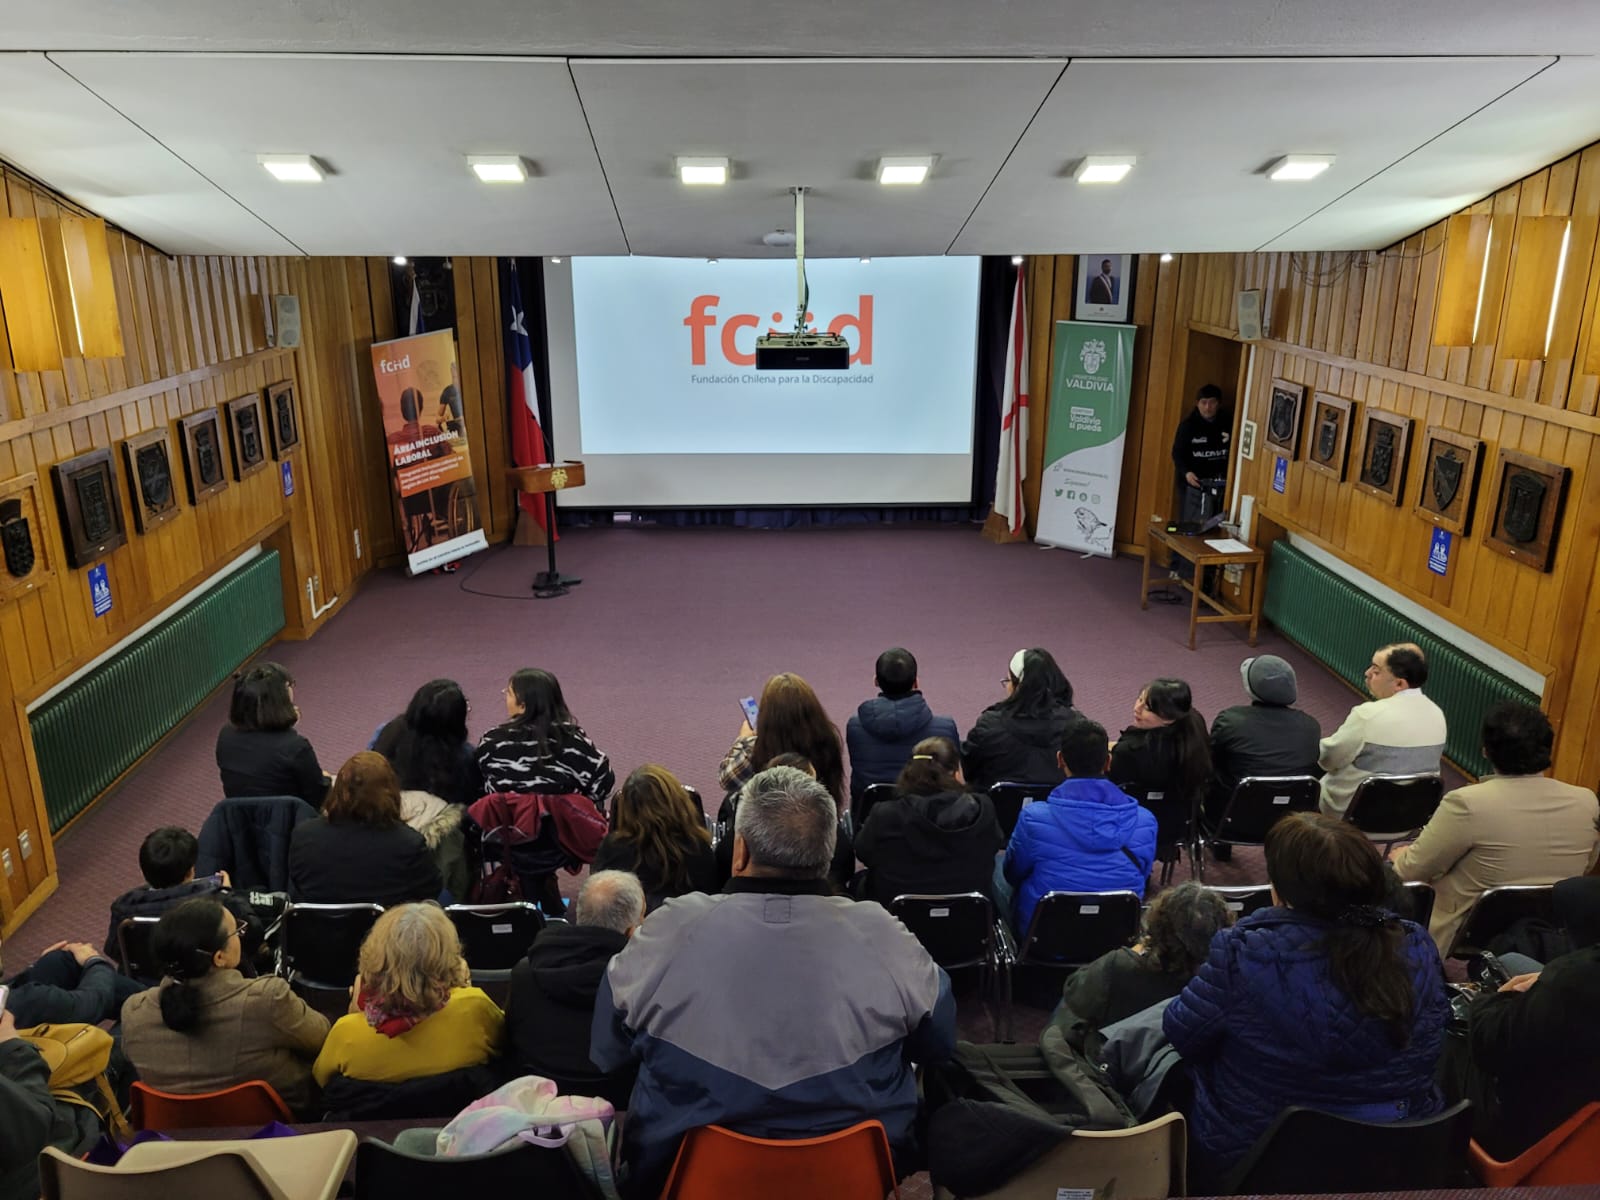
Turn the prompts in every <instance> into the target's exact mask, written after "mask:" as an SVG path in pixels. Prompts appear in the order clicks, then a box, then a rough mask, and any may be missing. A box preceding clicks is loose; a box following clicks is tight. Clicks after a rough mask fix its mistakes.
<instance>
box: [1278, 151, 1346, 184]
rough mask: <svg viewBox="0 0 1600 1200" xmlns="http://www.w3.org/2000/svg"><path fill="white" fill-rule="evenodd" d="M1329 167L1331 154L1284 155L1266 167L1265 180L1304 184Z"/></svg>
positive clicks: (1331, 158) (1331, 164)
mask: <svg viewBox="0 0 1600 1200" xmlns="http://www.w3.org/2000/svg"><path fill="white" fill-rule="evenodd" d="M1331 166H1333V155H1331V154H1285V155H1284V156H1283V157H1282V158H1280V159H1277V160H1276V161H1274V162H1273V163H1272V164H1271V165H1270V166H1268V167H1267V178H1268V179H1273V180H1276V181H1277V182H1279V183H1304V182H1305V181H1306V180H1308V179H1315V178H1316V177H1317V176H1318V175H1321V174H1322V173H1323V172H1324V171H1326V170H1327V169H1328V168H1329V167H1331Z"/></svg>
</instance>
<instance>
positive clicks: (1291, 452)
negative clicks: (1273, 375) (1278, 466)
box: [1267, 379, 1306, 459]
mask: <svg viewBox="0 0 1600 1200" xmlns="http://www.w3.org/2000/svg"><path fill="white" fill-rule="evenodd" d="M1305 401H1306V389H1305V388H1304V386H1302V385H1301V384H1298V383H1290V382H1289V381H1288V380H1287V379H1274V380H1273V381H1272V392H1271V394H1270V395H1269V396H1268V397H1267V444H1268V445H1269V446H1271V447H1272V448H1273V449H1274V450H1275V451H1276V452H1277V453H1279V454H1281V455H1283V457H1285V458H1288V459H1293V458H1294V456H1295V452H1296V451H1297V450H1299V448H1300V409H1301V408H1302V407H1303V406H1304V405H1305Z"/></svg>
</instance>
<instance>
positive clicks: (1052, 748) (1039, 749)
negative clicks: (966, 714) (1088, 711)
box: [961, 700, 1077, 788]
mask: <svg viewBox="0 0 1600 1200" xmlns="http://www.w3.org/2000/svg"><path fill="white" fill-rule="evenodd" d="M1075 716H1077V710H1075V709H1071V708H1068V707H1066V706H1065V705H1060V704H1058V705H1057V706H1056V707H1055V708H1053V709H1052V710H1051V712H1050V715H1049V716H1048V717H1018V716H1014V715H1012V713H1011V711H1010V710H1009V709H1008V708H1007V707H1006V704H1005V701H1003V700H1002V701H1000V702H999V703H998V704H991V705H990V706H989V707H988V708H986V709H984V710H983V712H981V713H979V714H978V722H977V724H975V725H974V726H973V727H972V732H971V733H969V734H968V735H967V740H966V741H965V742H963V743H962V745H961V765H962V769H963V770H964V772H965V773H966V778H967V783H968V784H969V785H971V786H972V787H974V788H988V787H989V786H991V785H992V784H996V783H1049V784H1057V783H1060V782H1061V778H1062V776H1061V767H1060V766H1059V765H1057V763H1056V754H1057V753H1058V752H1059V751H1060V749H1061V732H1062V730H1064V729H1066V727H1067V722H1068V721H1070V720H1071V719H1072V718H1073V717H1075Z"/></svg>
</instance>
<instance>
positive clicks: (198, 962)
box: [122, 897, 328, 1116]
mask: <svg viewBox="0 0 1600 1200" xmlns="http://www.w3.org/2000/svg"><path fill="white" fill-rule="evenodd" d="M239 930H240V927H239V923H238V921H236V920H235V919H234V916H233V914H232V913H231V912H229V911H228V909H227V908H225V907H224V906H223V905H222V904H221V903H219V902H218V901H217V900H215V899H213V898H210V897H199V898H197V899H193V900H185V901H184V902H183V903H182V904H179V905H178V906H177V907H175V908H170V909H168V910H167V911H166V912H165V913H163V914H162V916H161V920H160V922H159V923H158V924H157V925H156V929H155V936H154V937H153V938H152V939H151V948H152V949H153V951H154V953H155V957H156V961H157V963H159V964H160V967H161V971H162V975H163V978H162V980H161V984H160V986H159V987H154V988H151V989H150V990H148V991H144V992H140V993H139V994H138V995H137V996H133V997H132V998H130V999H129V1000H128V1002H127V1003H126V1004H124V1005H123V1007H122V1044H123V1049H124V1050H125V1051H126V1052H127V1055H128V1058H129V1059H130V1060H131V1061H132V1062H133V1065H134V1067H135V1069H136V1070H137V1071H138V1072H139V1078H140V1079H141V1080H142V1081H143V1082H144V1083H146V1084H148V1085H149V1086H150V1087H153V1088H156V1089H158V1090H160V1091H163V1092H177V1093H180V1094H195V1093H203V1092H215V1091H221V1090H222V1089H223V1088H229V1087H232V1086H234V1085H235V1084H238V1083H245V1082H247V1081H249V1080H251V1079H264V1080H266V1082H267V1083H270V1084H271V1085H272V1088H273V1090H274V1091H276V1092H277V1093H278V1095H280V1096H282V1097H283V1101H284V1103H285V1104H287V1105H288V1106H289V1107H290V1108H291V1109H293V1110H294V1111H295V1112H297V1113H299V1114H301V1115H302V1116H308V1115H311V1114H312V1113H313V1103H312V1102H313V1100H314V1098H315V1089H314V1088H313V1087H312V1086H311V1063H312V1060H313V1059H315V1058H316V1056H317V1051H318V1050H320V1049H321V1048H322V1041H323V1039H324V1038H325V1037H327V1036H328V1018H327V1017H324V1016H323V1015H322V1014H321V1013H319V1012H317V1011H316V1010H315V1009H313V1008H310V1007H308V1006H307V1004H306V1002H305V1001H304V1000H302V999H300V997H299V996H296V995H295V994H294V993H293V992H292V991H290V990H289V984H288V981H287V980H284V979H279V978H278V977H276V976H271V975H269V976H263V977H262V978H260V979H246V978H245V977H244V976H242V975H240V974H239V970H238V967H239V955H240V951H239Z"/></svg>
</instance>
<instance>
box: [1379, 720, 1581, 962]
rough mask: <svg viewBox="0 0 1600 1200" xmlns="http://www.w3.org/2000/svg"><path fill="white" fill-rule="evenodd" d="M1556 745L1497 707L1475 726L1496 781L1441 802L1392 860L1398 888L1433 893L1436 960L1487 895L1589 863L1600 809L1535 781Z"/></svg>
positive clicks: (1569, 791) (1542, 726)
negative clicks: (1405, 885)
mask: <svg viewBox="0 0 1600 1200" xmlns="http://www.w3.org/2000/svg"><path fill="white" fill-rule="evenodd" d="M1554 741H1555V734H1554V731H1552V729H1551V728H1550V722H1549V720H1548V719H1546V717H1545V715H1544V713H1542V712H1540V711H1539V710H1538V709H1537V708H1535V707H1534V706H1533V705H1531V704H1518V703H1517V702H1515V701H1512V700H1507V701H1503V702H1501V703H1500V704H1497V705H1495V707H1494V708H1492V709H1490V710H1489V713H1488V715H1487V716H1486V717H1485V718H1484V721H1483V753H1484V756H1485V757H1486V758H1488V760H1489V763H1490V765H1491V766H1493V767H1494V770H1495V773H1494V774H1493V775H1489V776H1486V777H1485V778H1484V779H1483V780H1482V781H1481V782H1479V783H1475V784H1471V785H1470V786H1468V787H1463V788H1457V789H1456V790H1455V791H1453V792H1451V793H1450V794H1449V795H1447V796H1446V797H1445V798H1444V800H1443V801H1442V802H1441V803H1440V805H1439V808H1438V810H1437V811H1436V812H1435V813H1434V814H1433V818H1432V820H1430V821H1429V822H1428V824H1427V827H1426V828H1424V829H1423V831H1422V833H1421V835H1420V836H1419V837H1418V838H1417V840H1416V841H1415V842H1413V843H1411V845H1409V846H1407V847H1406V848H1405V849H1404V850H1402V851H1401V852H1400V853H1399V854H1397V855H1395V857H1394V869H1395V873H1396V874H1398V875H1399V876H1400V878H1401V879H1403V880H1406V881H1407V882H1416V881H1420V882H1423V883H1431V884H1432V885H1433V889H1434V892H1435V893H1436V899H1435V901H1434V906H1433V920H1432V922H1431V923H1430V925H1429V930H1428V931H1429V932H1430V933H1431V934H1432V935H1433V940H1434V941H1435V942H1436V943H1437V944H1438V947H1439V953H1440V954H1447V953H1448V952H1449V950H1450V943H1451V940H1452V939H1453V938H1454V937H1455V935H1456V930H1457V929H1459V928H1460V927H1461V923H1462V922H1463V921H1464V920H1466V917H1467V913H1468V912H1469V911H1470V910H1471V908H1472V905H1473V903H1474V901H1476V900H1477V898H1478V897H1479V896H1481V895H1482V894H1483V893H1484V892H1486V891H1488V890H1489V889H1490V888H1492V887H1500V886H1502V885H1506V884H1535V883H1555V882H1556V881H1557V880H1560V879H1566V878H1568V877H1570V876H1573V875H1582V874H1583V873H1584V872H1585V871H1586V870H1587V869H1588V867H1589V864H1590V862H1591V861H1592V860H1593V858H1594V851H1595V836H1596V834H1595V824H1596V818H1597V816H1600V802H1597V800H1596V798H1595V794H1594V793H1593V792H1592V791H1590V790H1589V789H1588V788H1582V787H1574V786H1573V785H1572V784H1570V783H1562V782H1561V781H1560V780H1557V779H1551V778H1549V777H1547V776H1546V775H1544V774H1543V772H1544V771H1546V770H1547V769H1548V768H1549V766H1550V747H1551V746H1552V744H1553V743H1554Z"/></svg>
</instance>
